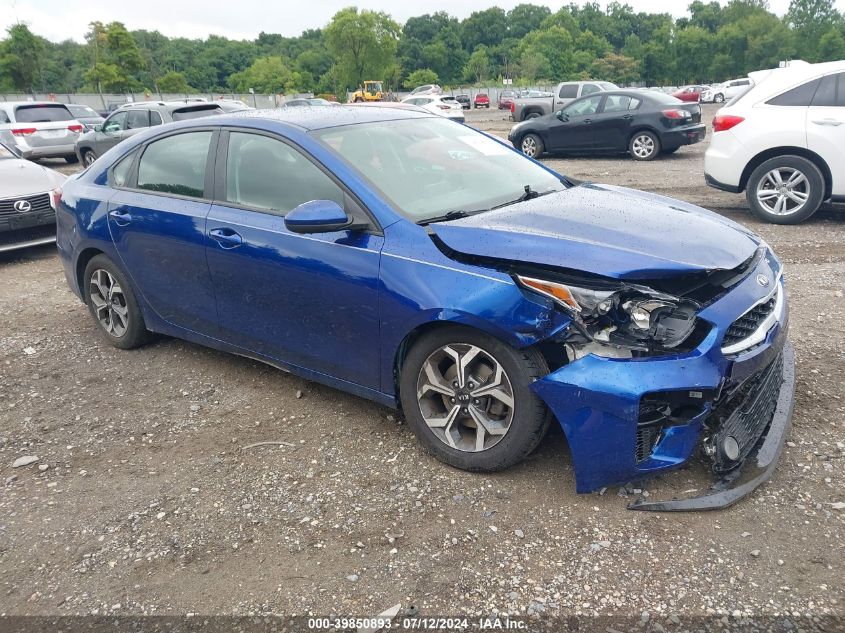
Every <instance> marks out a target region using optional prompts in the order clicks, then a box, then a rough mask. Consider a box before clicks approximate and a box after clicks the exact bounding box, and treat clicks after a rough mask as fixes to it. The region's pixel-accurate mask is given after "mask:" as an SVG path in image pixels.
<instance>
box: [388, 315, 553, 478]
mask: <svg viewBox="0 0 845 633" xmlns="http://www.w3.org/2000/svg"><path fill="white" fill-rule="evenodd" d="M458 359H460V361H461V362H465V363H466V364H465V365H464V367H465V369H464V371H462V372H461V375H460V376H459V375H458V372H459V371H460V369H459V362H458ZM548 371H549V369H548V366H547V365H546V363H545V361H544V360H543V357H542V356H540V354H538V353H537V352H536V351H533V350H516V349H514V348H512V347H510V346H509V345H507V344H505V343H503V342H502V341H499V340H498V339H495V338H493V337H492V336H489V335H487V334H485V333H483V332H479V331H478V330H473V329H472V328H468V327H463V326H452V327H448V328H441V329H439V330H436V331H434V332H431V333H430V334H428V335H425V336H423V337H422V338H421V339H420V340H418V341H417V342H416V344H415V345H414V346H413V347H412V348H411V350H410V351H409V352H408V355H407V357H406V358H405V361H404V363H403V365H402V370H401V372H402V373H401V376H400V391H399V393H400V399H401V402H402V409H403V412H404V414H405V418H406V419H407V420H408V425H409V426H410V427H411V429H412V430H413V431H414V433H415V434H416V436H417V438H418V439H419V441H420V443H421V444H422V445H423V446H424V447H425V448H426V449H427V450H428V451H429V452H431V453H432V454H434V456H435V457H437V458H438V459H439V460H441V461H443V462H445V463H447V464H449V465H451V466H454V467H456V468H461V469H463V470H469V471H487V472H490V471H496V470H502V469H504V468H508V467H510V466H513V465H514V464H517V463H519V462H520V461H522V460H523V459H525V457H527V456H528V455H529V454H530V453H531V452H532V451H533V450H534V449H535V448H536V447H537V444H539V443H540V440H542V439H543V436H544V435H545V433H546V430H547V429H548V427H549V422H550V420H551V416H550V415H549V412H548V410H547V409H546V406H545V404H544V403H543V401H542V400H541V399H540V398H539V397H538V396H537V395H536V394H535V393H534V392H533V391H532V390H531V384H532V383H533V382H534V381H535V380H537V379H539V378H542V377H543V376H545V375H546V374H547V373H548ZM461 383H462V384H461ZM455 385H458V386H455ZM432 387H434V388H432ZM453 401H454V402H453ZM507 403H510V404H509V405H508V404H507ZM489 431H492V432H489Z"/></svg>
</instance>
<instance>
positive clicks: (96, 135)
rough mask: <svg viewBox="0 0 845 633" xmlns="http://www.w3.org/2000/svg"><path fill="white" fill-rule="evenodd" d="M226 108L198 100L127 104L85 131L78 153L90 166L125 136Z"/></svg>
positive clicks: (83, 161)
mask: <svg viewBox="0 0 845 633" xmlns="http://www.w3.org/2000/svg"><path fill="white" fill-rule="evenodd" d="M223 111H224V110H223V108H221V107H220V106H219V105H218V104H216V103H206V102H194V101H188V102H186V101H145V102H143V103H133V104H131V105H126V106H123V107H121V108H120V109H118V110H115V111H114V112H112V113H111V114H110V115H109V117H108V118H107V119H106V120H105V121H104V122H103V123H102V124H101V125H98V126H95V127H94V129H93V130H91V131H90V132H86V133H85V134H83V135H82V136H81V137H80V138H79V140H78V141H77V143H76V155H77V156H78V157H79V160H81V161H82V164H83V165H85V166H86V167H87V166H88V165H90V164H91V163H93V162H94V161H95V160H97V157H98V156H102V155H103V154H104V153H105V152H107V151H108V150H110V149H111V148H112V147H114V146H115V145H117V144H118V143H120V142H121V141H122V140H123V139H125V138H129V137H130V136H132V135H133V134H137V133H138V132H141V131H142V130H146V129H147V128H149V127H153V126H155V125H162V124H164V123H172V122H173V121H186V120H187V119H197V118H200V117H205V116H213V115H215V114H223Z"/></svg>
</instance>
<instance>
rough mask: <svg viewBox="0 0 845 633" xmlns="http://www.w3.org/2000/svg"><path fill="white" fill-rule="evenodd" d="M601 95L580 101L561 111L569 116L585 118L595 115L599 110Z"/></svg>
mask: <svg viewBox="0 0 845 633" xmlns="http://www.w3.org/2000/svg"><path fill="white" fill-rule="evenodd" d="M601 100H602V95H596V96H594V97H589V98H587V99H582V100H580V101H576V102H574V103H571V104H569V105H568V106H566V107H565V108H564V109H563V111H564V112H565V113H566V114H568V115H569V116H571V117H572V116H585V115H588V114H595V113H596V112H597V111H598V109H599V104H600V103H601Z"/></svg>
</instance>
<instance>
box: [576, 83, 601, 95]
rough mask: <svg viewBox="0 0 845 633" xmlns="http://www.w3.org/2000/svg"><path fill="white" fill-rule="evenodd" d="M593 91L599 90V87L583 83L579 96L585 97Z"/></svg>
mask: <svg viewBox="0 0 845 633" xmlns="http://www.w3.org/2000/svg"><path fill="white" fill-rule="evenodd" d="M594 92H601V88H599V87H598V86H597V85H595V84H584V88H583V90H581V96H582V97H585V96H587V95H591V94H593V93H594Z"/></svg>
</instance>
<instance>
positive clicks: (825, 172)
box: [739, 147, 833, 200]
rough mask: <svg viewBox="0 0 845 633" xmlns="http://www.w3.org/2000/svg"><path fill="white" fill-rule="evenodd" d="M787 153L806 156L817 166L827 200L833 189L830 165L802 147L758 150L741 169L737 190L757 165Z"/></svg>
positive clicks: (744, 184)
mask: <svg viewBox="0 0 845 633" xmlns="http://www.w3.org/2000/svg"><path fill="white" fill-rule="evenodd" d="M787 155H790V156H800V157H801V158H806V159H807V160H809V161H810V162H811V163H813V164H814V165H815V166H816V167H818V168H819V171H820V172H821V173H822V178H824V199H825V200H827V199H828V198H829V197H830V194H831V191H832V189H833V175H832V174H831V173H830V167H828V166H827V163H826V162H825V161H824V159H823V158H822V157H821V156H819V155H818V154H816V153H815V152H811V151H810V150H808V149H806V148H804V147H773V148H771V149H767V150H766V151H764V152H760V153H759V154H757V155H756V156H755V157H754V158H752V159H751V160H750V161H748V164H747V165H746V166H745V169H743V170H742V177H741V178H740V179H739V190H740V191H744V190H745V187H746V185H747V184H748V179H749V178H750V177H751V173H752V172H753V171H754V170H755V169H757V167H759V166H760V165H762V164H763V163H765V162H766V161H767V160H769V159H770V158H775V157H777V156H787Z"/></svg>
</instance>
